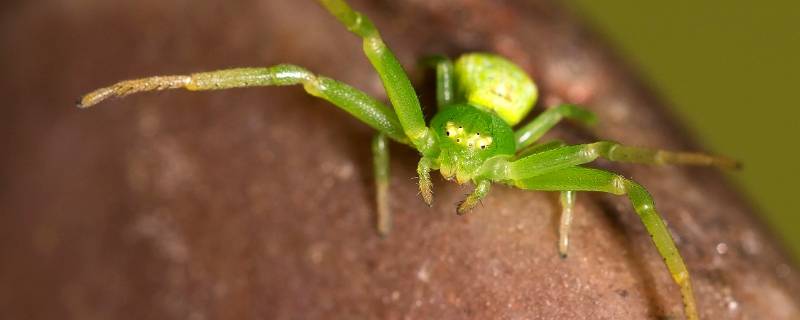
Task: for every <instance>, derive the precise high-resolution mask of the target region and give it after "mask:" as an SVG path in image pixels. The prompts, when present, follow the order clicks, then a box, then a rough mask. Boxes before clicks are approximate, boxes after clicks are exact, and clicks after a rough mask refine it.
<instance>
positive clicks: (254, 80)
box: [78, 0, 737, 319]
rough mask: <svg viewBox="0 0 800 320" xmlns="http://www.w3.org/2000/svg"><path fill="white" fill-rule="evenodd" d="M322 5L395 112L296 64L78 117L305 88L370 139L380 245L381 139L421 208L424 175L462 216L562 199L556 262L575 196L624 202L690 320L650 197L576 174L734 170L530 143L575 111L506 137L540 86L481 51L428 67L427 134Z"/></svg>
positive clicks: (245, 72) (341, 14) (365, 34)
mask: <svg viewBox="0 0 800 320" xmlns="http://www.w3.org/2000/svg"><path fill="white" fill-rule="evenodd" d="M319 2H320V3H321V4H322V5H323V6H324V7H325V9H327V10H328V11H329V12H330V13H331V14H333V15H334V16H335V17H336V19H338V20H339V21H340V22H341V23H342V24H344V25H345V26H346V27H347V29H348V30H350V31H351V32H353V33H354V34H356V35H358V36H359V37H361V38H362V39H363V49H364V53H365V54H366V56H367V58H368V59H369V61H370V62H371V63H372V65H373V67H374V68H375V70H376V71H377V73H378V75H379V76H380V78H381V81H382V82H383V86H384V88H385V90H386V93H387V95H388V96H389V101H391V103H392V106H393V107H394V108H393V109H390V108H389V107H387V106H385V105H384V104H382V103H381V102H379V101H378V100H376V99H374V98H372V97H370V96H368V95H367V94H365V93H363V92H361V91H359V90H357V89H355V88H353V87H351V86H349V85H346V84H344V83H341V82H339V81H336V80H333V79H330V78H326V77H323V76H318V75H315V74H313V73H311V72H309V71H308V70H306V69H304V68H302V67H299V66H295V65H276V66H273V67H268V68H239V69H228V70H219V71H213V72H203V73H195V74H191V75H177V76H156V77H150V78H143V79H137V80H127V81H122V82H119V83H116V84H114V85H112V86H109V87H105V88H101V89H97V90H95V91H93V92H91V93H89V94H87V95H85V96H83V98H82V99H81V100H80V101H79V102H78V107H80V108H87V107H90V106H93V105H95V104H97V103H100V102H101V101H103V100H106V99H108V98H112V97H122V96H126V95H129V94H132V93H137V92H143V91H154V90H165V89H178V88H184V89H188V90H221V89H229V88H241V87H257V86H287V85H297V84H300V85H303V88H304V89H305V90H306V91H307V92H308V93H309V94H311V95H313V96H316V97H319V98H322V99H325V100H327V101H329V102H330V103H332V104H333V105H335V106H337V107H339V108H341V109H343V110H344V111H347V112H348V113H350V114H351V115H353V116H355V117H356V118H358V119H359V120H361V121H363V122H364V123H366V124H367V125H369V126H371V127H372V128H374V129H376V130H377V131H378V134H377V135H376V136H375V138H374V139H373V142H372V150H373V153H374V170H375V180H376V181H375V182H376V187H377V192H376V195H377V199H376V202H377V207H378V208H377V212H378V220H377V221H378V223H377V228H378V231H379V232H380V233H381V234H382V235H385V234H387V233H388V232H389V230H390V229H391V218H390V212H389V194H388V193H389V191H388V185H389V181H388V179H389V165H388V163H389V151H388V147H387V142H388V141H387V140H388V139H392V140H394V141H396V142H399V143H402V144H406V145H409V146H411V147H413V148H415V149H417V150H418V151H419V152H420V154H421V155H422V159H421V160H420V161H419V164H418V166H417V173H418V175H419V189H420V193H421V195H422V198H423V200H424V201H425V203H427V204H428V205H431V203H432V202H433V192H432V189H431V187H432V183H431V178H430V172H431V171H432V170H439V171H440V172H441V173H442V175H443V176H444V178H446V179H448V180H455V181H456V182H457V183H459V184H464V183H468V182H472V183H473V184H474V185H475V188H474V190H473V191H472V193H471V194H469V195H468V196H467V197H466V199H464V200H463V201H461V202H460V203H459V204H458V207H457V213H458V214H459V215H461V214H464V213H466V212H468V211H469V210H470V209H472V208H473V207H474V206H475V205H476V204H477V203H478V202H479V200H480V199H482V198H483V197H485V196H486V194H487V193H488V192H489V188H490V186H491V184H492V183H493V182H497V183H503V184H506V185H511V186H515V187H517V188H520V189H526V190H542V191H560V192H561V205H562V214H561V223H560V228H559V237H560V238H559V252H560V254H561V255H562V257H566V254H567V247H568V243H569V242H568V232H569V227H570V224H571V221H572V208H573V206H574V204H575V193H576V191H599V192H607V193H611V194H616V195H627V196H628V198H629V199H630V201H631V203H632V204H633V207H634V209H635V211H636V213H637V214H638V215H639V217H640V219H641V220H642V223H643V224H644V226H645V228H646V229H647V232H648V233H650V236H651V238H652V239H653V243H654V244H655V246H656V248H657V250H658V252H659V254H661V256H662V257H663V258H664V262H665V264H666V266H667V269H669V272H670V273H671V274H672V278H673V280H674V281H675V282H676V283H677V284H678V286H679V287H680V290H681V294H682V296H683V303H684V308H685V313H686V317H687V318H688V319H697V318H698V316H697V310H696V307H695V300H694V295H693V291H692V287H691V283H690V279H689V272H688V271H687V269H686V265H685V264H684V262H683V258H682V257H681V255H680V253H679V252H678V249H677V248H676V247H675V243H674V241H673V240H672V237H671V236H670V233H669V231H668V230H667V227H666V225H665V223H664V221H663V220H662V218H661V217H660V216H659V214H658V213H657V212H656V210H655V206H654V204H653V199H652V198H651V196H650V195H649V194H648V192H647V191H646V190H645V189H644V188H643V187H642V186H641V185H639V184H637V183H636V182H634V181H631V180H629V179H626V178H625V177H623V176H621V175H618V174H615V173H612V172H607V171H603V170H598V169H592V168H586V167H582V166H581V165H583V164H587V163H589V162H592V161H594V160H595V159H597V158H599V157H602V158H605V159H608V160H611V161H618V162H635V163H645V164H668V163H672V164H690V165H704V166H708V165H713V166H718V167H723V168H732V167H736V166H737V163H736V162H734V161H731V160H729V159H726V158H723V157H716V156H709V155H705V154H699V153H686V152H668V151H663V150H651V149H643V148H636V147H629V146H624V145H620V144H617V143H614V142H608V141H601V142H595V143H589V144H580V145H565V144H564V143H563V142H560V141H553V142H549V143H542V144H535V143H536V142H537V140H538V139H539V138H541V137H542V135H544V133H545V132H547V131H548V130H550V129H551V128H552V127H553V126H555V125H556V124H557V123H558V122H559V121H560V120H562V119H563V118H570V119H574V120H577V121H580V122H583V123H586V124H592V123H594V122H595V121H596V118H595V116H594V115H593V114H592V113H590V112H589V111H587V110H584V109H582V108H580V107H578V106H575V105H570V104H563V105H559V106H557V107H554V108H550V109H548V110H547V111H544V112H543V113H542V114H541V115H539V116H538V117H536V118H535V119H533V120H532V121H531V122H529V123H527V124H525V125H523V126H522V127H520V128H519V129H517V130H516V131H514V130H512V128H511V127H512V126H514V125H516V124H518V123H519V122H520V121H521V120H522V119H523V118H524V117H525V116H526V115H527V114H528V113H529V112H530V110H531V109H532V108H533V105H534V103H535V102H536V98H537V95H538V93H537V89H536V86H535V84H534V83H533V81H532V80H531V79H530V78H529V77H528V75H526V74H525V72H523V71H522V69H521V68H519V67H518V66H516V65H514V64H513V63H511V62H510V61H508V60H506V59H504V58H502V57H499V56H496V55H492V54H486V53H468V54H464V55H462V56H460V57H459V58H458V59H456V60H455V62H452V61H450V60H448V59H447V58H444V57H440V56H437V57H431V58H429V59H426V60H425V61H424V62H425V64H426V65H427V66H430V67H433V68H435V69H436V98H437V104H438V113H437V114H436V115H435V116H434V117H433V119H432V120H431V123H430V126H426V125H425V120H424V118H423V116H422V108H421V107H420V103H419V100H418V98H417V94H416V92H415V91H414V88H413V87H412V86H411V82H410V81H409V79H408V76H407V75H406V73H405V71H404V70H403V67H402V66H401V65H400V63H399V62H398V61H397V58H396V57H395V56H394V54H393V53H392V52H391V51H390V50H389V48H388V47H387V46H386V45H385V44H384V42H383V40H382V39H381V37H380V34H379V33H378V30H377V29H376V28H375V26H374V25H373V24H372V22H371V21H370V20H369V19H368V18H367V17H366V16H364V15H362V14H361V13H359V12H356V11H354V10H352V9H351V8H350V6H349V5H348V4H347V3H346V2H345V1H344V0H319Z"/></svg>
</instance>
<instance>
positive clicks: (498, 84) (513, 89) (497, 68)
mask: <svg viewBox="0 0 800 320" xmlns="http://www.w3.org/2000/svg"><path fill="white" fill-rule="evenodd" d="M455 74H456V81H458V88H459V92H460V93H461V94H462V95H463V96H464V97H465V98H466V99H467V102H469V103H470V104H472V105H475V106H478V107H482V108H485V109H488V110H491V111H493V112H494V113H496V114H497V115H498V116H500V118H502V119H503V120H505V121H506V122H507V123H508V124H509V125H511V126H513V125H515V124H517V123H519V122H520V120H522V118H524V117H525V115H527V114H528V112H530V111H531V108H533V104H534V103H536V97H537V95H538V91H537V90H536V85H535V84H534V83H533V80H531V78H530V77H529V76H528V75H527V74H526V73H525V72H524V71H523V70H522V69H521V68H520V67H519V66H517V65H515V64H514V63H512V62H511V61H508V60H506V59H505V58H503V57H500V56H497V55H493V54H488V53H469V54H465V55H462V56H461V57H459V58H458V59H457V60H456V62H455Z"/></svg>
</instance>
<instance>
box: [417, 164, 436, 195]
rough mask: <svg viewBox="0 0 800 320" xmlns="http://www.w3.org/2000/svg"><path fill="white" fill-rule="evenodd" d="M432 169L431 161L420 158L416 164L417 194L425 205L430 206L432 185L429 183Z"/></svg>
mask: <svg viewBox="0 0 800 320" xmlns="http://www.w3.org/2000/svg"><path fill="white" fill-rule="evenodd" d="M432 169H433V161H431V159H429V158H426V157H422V159H420V160H419V164H417V175H419V194H420V195H421V196H422V200H424V201H425V204H427V205H428V206H431V205H432V204H433V183H432V182H431V170H432Z"/></svg>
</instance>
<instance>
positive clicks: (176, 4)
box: [0, 0, 800, 319]
mask: <svg viewBox="0 0 800 320" xmlns="http://www.w3.org/2000/svg"><path fill="white" fill-rule="evenodd" d="M353 5H354V7H356V8H358V9H360V10H362V11H364V12H365V13H367V14H368V15H369V16H370V17H371V18H372V19H373V20H374V21H375V22H376V24H377V25H378V27H379V28H380V29H381V30H382V32H383V34H384V37H385V39H386V41H387V43H388V44H389V45H390V46H391V47H392V48H393V49H394V51H395V52H396V53H397V55H398V56H399V57H400V59H401V61H402V62H403V63H404V64H405V65H406V66H407V68H408V69H409V71H410V73H411V76H412V79H413V81H414V82H415V83H416V84H417V85H418V87H424V88H427V89H423V90H421V91H420V93H421V94H422V97H423V101H424V102H425V103H426V105H428V106H430V105H432V91H431V89H430V88H432V87H433V83H432V81H431V80H432V79H431V75H430V73H429V72H425V71H424V70H421V69H419V68H414V65H415V62H416V59H417V58H419V57H421V56H423V55H425V54H431V53H445V54H449V55H457V54H459V53H462V52H467V51H475V50H482V51H491V52H497V53H500V54H503V55H506V56H508V57H510V58H511V59H512V60H514V61H516V62H517V63H519V64H521V65H522V66H524V67H525V68H526V70H527V71H529V72H530V73H531V74H532V75H533V76H534V78H535V79H536V80H537V82H538V83H539V85H540V91H541V92H542V99H541V100H542V101H541V102H540V103H539V104H540V106H538V107H537V110H541V109H542V108H543V107H544V106H550V105H553V104H556V103H558V102H562V101H569V102H573V103H582V104H585V105H587V106H588V107H589V108H590V109H592V110H593V111H595V112H596V113H597V114H598V115H599V117H600V119H601V125H600V126H598V127H597V128H594V129H584V128H579V127H577V126H575V125H571V124H563V125H561V126H559V128H558V129H557V130H556V131H555V132H554V133H552V134H549V135H548V136H547V137H549V138H552V137H559V138H562V139H566V140H568V141H570V142H583V141H590V140H597V139H599V138H603V139H611V140H616V141H620V142H624V143H627V144H632V145H640V146H650V147H663V148H669V149H692V150H697V146H696V145H694V144H692V143H691V142H690V141H691V140H690V139H688V138H687V137H686V135H684V134H683V133H682V132H683V130H682V129H681V128H680V126H678V125H676V123H675V121H674V120H672V118H671V116H670V114H669V113H668V112H667V111H665V110H667V109H666V108H665V106H664V104H663V103H661V102H660V101H659V99H658V98H657V97H654V95H653V94H652V92H651V91H650V90H649V89H648V88H647V87H646V86H643V85H642V84H641V83H642V82H641V80H640V79H638V78H637V77H636V76H635V75H634V74H633V73H632V72H630V71H629V68H628V67H627V66H626V65H625V64H624V63H621V62H620V61H619V59H618V58H616V57H615V56H613V55H612V54H609V51H608V50H607V48H606V46H605V45H604V44H603V43H602V41H599V40H598V38H597V37H596V36H595V35H594V34H592V33H590V32H587V30H586V28H585V27H584V26H582V25H581V24H579V23H577V22H576V20H575V19H574V18H573V17H572V16H571V15H570V14H568V13H567V12H565V11H563V9H561V8H560V7H559V6H558V5H557V4H555V3H552V2H550V1H504V2H495V1H478V0H461V1H459V0H424V1H423V0H408V1H355V0H354V1H353ZM2 7H4V8H3V10H2V18H3V19H1V20H0V21H2V22H0V23H2V26H3V28H1V29H0V45H1V46H2V48H3V50H1V51H0V57H2V60H1V61H0V66H1V67H0V69H1V70H3V75H2V78H0V81H2V85H0V93H1V95H2V97H3V98H4V106H3V107H2V108H0V130H1V131H0V133H2V134H0V145H1V146H2V150H3V153H4V156H3V157H2V159H0V162H1V163H2V164H1V165H0V177H2V178H0V179H1V180H0V209H2V210H1V211H2V214H0V240H1V241H0V261H3V262H2V263H1V264H0V283H2V284H3V285H2V289H0V314H2V315H3V316H2V318H6V319H59V318H60V319H643V318H664V317H670V318H681V317H682V306H681V302H680V295H679V292H678V290H677V287H676V286H675V285H674V284H673V283H672V282H671V279H670V277H669V274H668V273H667V271H666V268H665V267H664V266H663V264H662V262H661V259H660V257H659V256H658V254H657V252H656V250H655V248H654V247H653V246H652V244H651V243H650V241H649V238H648V236H647V234H646V232H645V231H644V228H643V227H642V225H641V224H640V222H639V221H638V219H637V217H636V215H635V214H634V213H633V210H632V209H631V207H630V205H629V203H628V202H627V201H626V200H625V199H624V198H620V197H614V196H609V195H601V194H587V193H582V194H579V195H578V205H577V208H576V217H575V222H574V226H573V229H572V230H573V231H572V237H571V251H570V256H569V257H568V258H567V259H563V260H562V259H560V258H559V256H558V254H557V250H556V247H557V246H556V240H557V234H556V230H557V221H558V210H559V209H558V208H559V207H558V202H557V196H556V195H554V194H548V193H540V192H525V191H521V190H515V189H511V188H506V187H501V186H496V187H495V188H494V189H493V190H492V192H491V193H490V195H489V197H488V198H487V199H485V200H484V201H483V205H482V206H481V207H479V208H478V209H477V210H475V211H473V212H472V213H471V214H470V215H468V216H466V217H458V216H456V215H455V214H454V212H455V207H454V204H455V202H457V201H458V200H460V198H461V197H462V196H463V194H464V193H465V192H467V191H468V188H467V187H459V186H455V185H453V184H451V183H448V182H445V181H443V180H442V179H440V178H439V176H438V175H437V176H436V178H435V179H434V184H435V192H436V193H435V196H436V198H435V205H434V206H433V208H428V207H426V206H425V205H424V204H423V203H422V201H421V200H420V199H419V197H418V195H417V190H416V184H415V180H413V179H412V178H413V177H414V175H415V172H414V171H415V166H416V160H417V156H416V155H415V153H414V152H413V151H411V150H409V149H407V148H405V147H403V146H399V145H392V150H391V152H392V162H391V166H392V184H391V193H392V197H393V198H392V209H393V210H394V219H395V221H394V222H395V223H394V225H395V228H394V231H393V233H392V234H391V235H390V236H389V237H388V238H383V239H382V238H380V237H378V236H376V234H375V231H374V228H373V225H374V223H375V221H374V216H373V212H374V209H373V207H374V204H373V200H372V199H373V190H372V174H371V158H370V151H369V143H370V138H371V135H372V133H371V131H370V129H369V128H368V127H366V126H365V125H362V124H360V123H359V122H357V121H356V120H354V119H353V118H351V117H349V116H348V115H346V114H345V113H343V112H341V111H339V110H337V109H335V108H333V107H331V106H330V105H328V104H326V103H324V102H321V101H319V100H315V99H314V98H311V97H309V96H307V95H305V94H304V93H303V91H302V90H301V89H300V88H265V89H249V90H232V91H227V92H212V93H208V92H206V93H185V92H169V93H161V94H150V95H141V96H136V97H132V98H129V99H124V100H118V101H113V102H111V103H108V104H107V105H104V106H101V107H99V108H96V109H91V110H78V109H76V108H73V107H72V106H71V103H72V102H73V101H74V99H75V98H76V97H77V96H78V95H79V94H81V93H84V92H86V91H88V90H90V89H93V88H95V87H97V86H102V85H107V84H110V83H111V82H114V81H116V80H121V79H126V78H132V77H140V76H145V75H153V74H174V73H186V72H193V71H201V70H209V69H219V68H227V67H234V66H265V65H271V64H277V63H296V64H299V65H303V66H306V67H308V68H309V69H311V70H313V71H315V72H319V73H321V74H325V75H328V76H331V77H335V78H337V79H340V80H343V81H345V82H347V83H350V84H353V85H354V86H356V87H358V88H361V89H363V90H365V91H367V92H368V93H370V94H373V95H375V96H378V97H382V96H383V92H382V88H381V85H380V83H379V81H378V77H377V76H376V74H375V73H374V72H373V71H372V69H371V68H370V66H369V65H368V63H367V61H366V59H365V58H364V57H363V55H362V54H361V52H360V43H359V40H358V39H356V38H355V37H354V36H352V35H350V34H349V33H347V32H346V31H345V30H344V29H343V28H342V27H341V26H339V25H338V24H337V23H336V22H335V21H334V19H332V18H331V17H330V16H328V15H327V14H326V13H325V12H324V11H323V10H322V9H321V8H320V7H319V6H318V5H317V4H315V3H313V2H312V1H256V0H245V1H221V0H216V1H202V2H198V1H164V2H162V1H155V0H144V1H136V2H109V1H100V0H84V1H60V2H53V1H39V2H24V1H16V2H7V3H5V4H3V5H2ZM430 110H431V108H430V107H429V108H428V109H427V112H430ZM598 165H599V166H602V167H605V168H609V169H612V170H615V171H618V172H621V173H623V174H625V175H626V176H630V177H633V178H634V179H636V180H637V181H640V182H641V183H642V184H643V185H644V186H646V187H647V188H649V190H650V191H651V192H652V194H653V196H654V198H655V199H656V203H657V208H658V209H659V210H660V212H661V213H662V215H663V216H664V217H665V218H666V220H667V221H668V222H669V224H670V227H671V229H672V231H673V234H674V235H675V237H676V238H677V239H678V242H679V248H680V249H681V252H682V253H683V255H684V257H685V259H686V261H687V263H688V266H689V269H690V271H691V274H692V277H693V280H694V284H695V290H696V295H697V296H698V306H699V308H700V311H701V316H702V317H703V318H704V319H798V318H800V303H799V302H798V299H797V297H798V296H800V280H798V273H797V269H796V268H795V267H794V265H793V264H792V262H790V261H789V260H788V259H787V257H786V256H785V255H784V254H783V253H782V250H781V249H780V248H779V246H778V245H776V243H777V241H776V240H775V239H773V238H772V236H770V235H769V232H768V230H766V229H765V228H763V227H762V226H761V224H760V222H758V219H757V218H756V213H755V212H754V210H753V209H751V207H750V206H749V205H748V204H747V203H746V202H744V201H743V200H742V198H741V196H740V195H738V194H737V191H736V190H735V189H734V188H732V187H730V185H729V184H728V182H727V181H726V180H725V179H724V177H723V176H722V175H721V174H720V173H718V172H716V171H715V170H711V169H697V168H677V167H643V166H632V165H615V164H609V163H604V162H601V163H599V164H598Z"/></svg>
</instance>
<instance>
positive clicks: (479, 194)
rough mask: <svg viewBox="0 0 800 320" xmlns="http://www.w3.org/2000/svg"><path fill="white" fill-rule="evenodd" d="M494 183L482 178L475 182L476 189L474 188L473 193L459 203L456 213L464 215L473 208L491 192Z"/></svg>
mask: <svg viewBox="0 0 800 320" xmlns="http://www.w3.org/2000/svg"><path fill="white" fill-rule="evenodd" d="M491 185H492V182H491V181H489V180H481V181H479V182H477V183H476V184H475V190H472V193H470V194H469V195H467V197H466V198H464V200H462V201H461V202H459V203H458V207H457V208H456V214H458V215H460V216H461V215H464V214H465V213H467V211H470V210H472V208H474V207H475V205H477V204H478V202H480V201H481V199H483V197H485V196H486V194H487V193H489V187H490V186H491Z"/></svg>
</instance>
